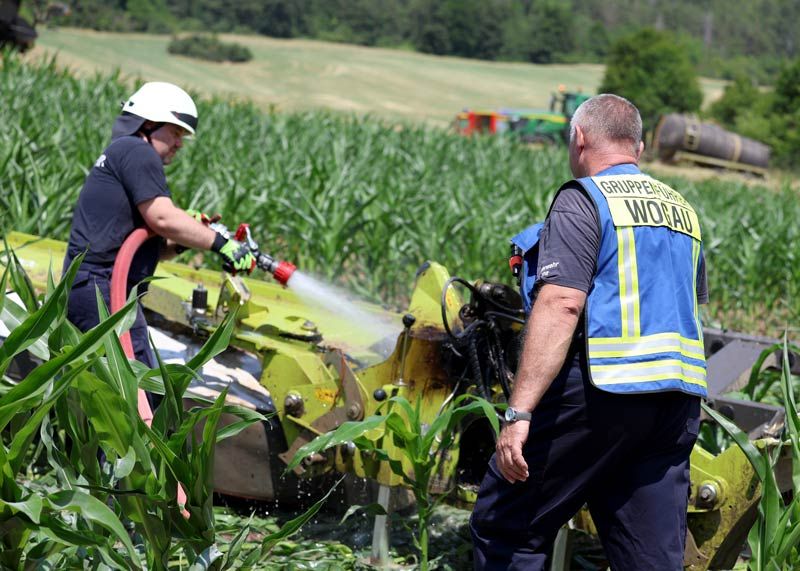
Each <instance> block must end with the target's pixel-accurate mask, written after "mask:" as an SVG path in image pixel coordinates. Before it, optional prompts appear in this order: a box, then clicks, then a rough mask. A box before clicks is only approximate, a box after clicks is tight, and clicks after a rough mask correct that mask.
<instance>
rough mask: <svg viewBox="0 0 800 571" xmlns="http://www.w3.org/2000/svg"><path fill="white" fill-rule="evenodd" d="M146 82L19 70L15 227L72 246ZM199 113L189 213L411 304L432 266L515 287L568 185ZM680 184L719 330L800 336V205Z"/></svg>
mask: <svg viewBox="0 0 800 571" xmlns="http://www.w3.org/2000/svg"><path fill="white" fill-rule="evenodd" d="M133 87H134V86H132V85H126V84H124V83H123V82H122V81H120V78H119V77H118V76H115V75H110V76H109V75H97V76H94V77H90V78H85V79H76V78H73V77H72V76H70V75H69V74H68V73H66V72H64V71H59V70H58V69H57V67H56V65H55V63H54V62H50V63H45V64H30V63H24V62H22V61H20V60H18V59H16V58H14V57H10V56H8V57H5V59H4V61H3V62H2V67H0V125H1V126H2V128H1V129H0V173H2V176H1V177H0V220H2V225H3V227H2V230H3V231H9V230H12V229H15V230H20V231H25V232H30V233H33V234H39V235H43V236H49V237H53V238H58V239H66V238H67V235H68V231H69V225H70V219H71V209H72V205H73V204H74V201H75V199H76V197H77V194H78V192H79V190H80V188H81V184H82V182H83V178H84V176H85V174H86V172H87V171H88V169H89V167H90V166H91V165H92V164H93V163H94V161H95V160H96V158H97V156H98V155H99V154H100V152H101V151H102V149H103V148H104V146H105V144H107V142H108V138H109V136H110V131H111V124H112V122H113V119H114V116H115V115H116V114H117V113H118V111H119V105H120V102H121V101H122V100H123V99H125V97H126V96H127V95H129V93H130V92H131V90H132V88H133ZM199 110H200V125H199V129H198V134H197V136H196V138H195V139H194V140H193V141H190V142H188V143H187V144H186V146H185V148H184V149H183V150H182V151H181V152H180V153H179V155H178V159H177V160H176V161H175V163H174V164H173V165H172V166H170V167H169V169H168V174H167V178H168V180H169V183H170V187H171V190H172V193H173V197H174V198H175V201H176V203H177V204H178V205H180V206H182V207H184V208H189V207H192V208H196V209H202V210H204V211H206V212H219V213H221V214H222V215H223V222H225V223H226V224H227V225H228V226H229V227H235V226H236V225H237V224H238V223H239V222H249V223H250V224H251V225H252V229H253V231H254V236H255V237H256V239H257V240H258V241H259V243H260V245H261V247H262V249H263V250H264V251H267V252H269V253H271V254H273V255H275V256H277V257H280V258H284V259H287V260H290V261H292V262H294V263H295V264H297V266H298V267H299V268H301V269H303V270H305V271H308V272H310V273H312V274H315V275H317V276H319V277H321V278H324V279H328V280H331V281H335V282H337V283H338V284H339V285H342V286H346V287H348V288H350V289H351V290H353V291H354V292H356V293H358V294H359V295H362V296H364V297H366V298H368V299H371V300H373V301H380V302H383V303H386V304H390V305H393V306H397V307H400V308H402V307H403V305H404V304H405V302H406V301H407V298H408V294H409V292H410V289H411V286H412V283H413V279H414V275H415V271H416V269H417V268H418V267H419V265H420V264H422V263H423V262H424V261H425V260H428V259H431V260H436V261H439V262H441V263H443V264H445V265H446V266H447V267H448V268H449V269H450V271H451V273H453V274H457V275H461V276H463V277H466V278H469V279H476V278H485V279H491V280H500V281H505V282H510V279H511V277H510V274H509V271H508V266H507V263H506V257H507V253H508V238H509V237H510V236H512V235H513V234H515V233H516V232H518V231H519V230H521V229H522V228H524V227H525V226H527V225H529V224H532V223H534V222H537V221H539V220H541V219H543V218H544V216H545V215H546V212H547V208H548V205H549V203H550V200H551V199H552V196H553V194H554V192H555V191H556V190H557V189H558V187H559V185H560V184H561V183H562V182H564V181H565V180H567V179H568V178H569V170H568V164H567V158H566V152H565V151H564V150H562V149H531V148H528V147H525V146H523V145H521V144H518V143H515V142H513V141H511V140H509V139H503V138H489V137H486V138H480V137H478V138H472V139H466V138H462V137H459V136H457V135H455V134H452V133H449V132H446V131H444V130H441V129H435V128H431V127H423V126H416V125H410V124H399V125H394V124H387V123H385V122H382V121H379V120H377V119H375V118H370V117H363V118H359V117H354V116H345V115H337V114H331V113H326V112H307V113H296V114H265V113H263V112H262V111H260V110H259V109H257V108H256V107H255V106H254V105H252V104H250V103H247V102H233V101H227V100H210V101H208V100H204V101H202V102H201V104H200V107H199ZM665 182H667V183H668V184H671V185H672V186H674V187H675V188H676V189H678V190H680V191H681V192H682V193H684V195H685V196H686V197H687V199H689V200H690V201H691V202H692V204H694V206H695V208H696V209H697V210H698V213H699V215H700V219H701V224H702V226H703V231H704V241H705V252H706V258H707V266H708V272H709V288H710V296H711V300H712V301H711V303H710V305H709V306H708V307H707V308H706V310H705V312H706V315H705V321H706V323H707V324H710V325H715V326H721V327H727V328H732V329H738V330H742V331H746V332H749V333H763V334H769V335H771V336H774V337H779V336H780V335H781V334H782V332H783V331H784V329H786V328H787V327H789V328H790V329H791V325H792V324H793V323H797V320H798V317H800V299H798V293H800V291H799V290H800V263H798V256H799V255H800V252H799V251H798V248H797V244H798V243H800V240H799V239H798V238H800V236H799V234H800V230H798V226H797V220H800V202H798V200H797V198H798V197H797V193H796V192H795V191H793V190H791V189H789V188H788V187H786V188H784V189H782V190H777V191H776V190H770V189H767V188H761V187H757V186H753V185H747V184H744V183H737V182H730V181H721V180H720V181H717V180H707V181H703V182H689V181H686V180H682V179H678V178H674V179H672V178H665ZM190 255H191V254H184V256H185V257H186V258H188V257H189V256H190ZM207 261H208V263H209V264H213V263H216V261H215V260H213V259H211V258H209V259H208V260H207Z"/></svg>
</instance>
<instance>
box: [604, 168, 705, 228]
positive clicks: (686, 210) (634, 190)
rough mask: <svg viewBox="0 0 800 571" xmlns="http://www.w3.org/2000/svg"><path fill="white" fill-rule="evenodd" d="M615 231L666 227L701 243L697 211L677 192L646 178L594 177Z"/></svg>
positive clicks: (643, 176)
mask: <svg viewBox="0 0 800 571" xmlns="http://www.w3.org/2000/svg"><path fill="white" fill-rule="evenodd" d="M592 180H593V181H594V183H595V184H596V185H597V188H599V189H600V192H602V193H603V196H605V197H606V200H607V201H608V209H609V210H610V211H611V219H612V220H613V221H614V226H616V227H627V226H666V227H667V228H669V229H671V230H674V231H676V232H681V233H683V234H687V235H689V236H691V237H692V238H694V239H695V240H698V241H699V240H700V222H699V221H698V219H697V214H696V213H695V211H694V208H692V206H691V205H690V204H689V203H688V202H687V201H686V199H685V198H683V196H681V195H680V193H679V192H677V191H676V190H673V189H671V188H670V187H668V186H667V185H666V184H664V183H663V182H659V181H657V180H655V179H653V178H650V177H649V176H647V175H643V174H626V175H616V176H595V177H592Z"/></svg>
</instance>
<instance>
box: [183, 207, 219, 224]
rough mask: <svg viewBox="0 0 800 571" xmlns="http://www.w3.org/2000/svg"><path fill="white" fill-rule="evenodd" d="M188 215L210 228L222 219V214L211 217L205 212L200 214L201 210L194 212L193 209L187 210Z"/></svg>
mask: <svg viewBox="0 0 800 571" xmlns="http://www.w3.org/2000/svg"><path fill="white" fill-rule="evenodd" d="M186 214H188V215H189V216H191V217H192V218H194V219H195V220H197V221H198V222H200V223H201V224H205V225H206V226H208V225H209V224H212V223H214V222H219V221H220V219H222V215H221V214H214V215H213V216H209V215H208V214H206V213H205V212H200V211H199V210H194V209H193V208H189V209H188V210H186Z"/></svg>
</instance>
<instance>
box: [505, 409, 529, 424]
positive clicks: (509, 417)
mask: <svg viewBox="0 0 800 571" xmlns="http://www.w3.org/2000/svg"><path fill="white" fill-rule="evenodd" d="M531 416H532V415H531V413H529V412H522V411H519V410H517V409H515V408H511V407H508V408H507V409H506V416H505V419H506V422H517V421H518V420H530V419H531Z"/></svg>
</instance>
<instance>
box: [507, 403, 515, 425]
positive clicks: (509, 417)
mask: <svg viewBox="0 0 800 571" xmlns="http://www.w3.org/2000/svg"><path fill="white" fill-rule="evenodd" d="M516 419H517V411H516V410H514V409H513V408H511V407H508V408H507V409H506V422H514V421H515V420H516Z"/></svg>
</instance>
